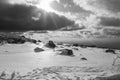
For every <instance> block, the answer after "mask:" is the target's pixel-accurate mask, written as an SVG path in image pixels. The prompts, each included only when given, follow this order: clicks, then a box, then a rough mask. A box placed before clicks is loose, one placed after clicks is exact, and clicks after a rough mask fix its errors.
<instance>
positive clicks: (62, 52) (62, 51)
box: [59, 49, 74, 56]
mask: <svg viewBox="0 0 120 80" xmlns="http://www.w3.org/2000/svg"><path fill="white" fill-rule="evenodd" d="M59 51H61V53H60V55H66V56H74V54H73V51H72V50H70V49H62V50H59Z"/></svg>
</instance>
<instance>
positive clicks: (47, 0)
mask: <svg viewBox="0 0 120 80" xmlns="http://www.w3.org/2000/svg"><path fill="white" fill-rule="evenodd" d="M52 1H53V0H41V1H40V3H39V4H38V5H37V7H38V8H41V9H43V10H45V11H47V12H54V10H53V9H52V8H51V6H50V4H51V3H52Z"/></svg>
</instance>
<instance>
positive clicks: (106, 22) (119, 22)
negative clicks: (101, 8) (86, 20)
mask: <svg viewBox="0 0 120 80" xmlns="http://www.w3.org/2000/svg"><path fill="white" fill-rule="evenodd" d="M99 24H101V25H103V26H112V27H113V26H114V27H120V19H116V18H108V17H101V21H100V23H99Z"/></svg>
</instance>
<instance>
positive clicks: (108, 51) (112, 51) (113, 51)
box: [105, 49, 116, 54]
mask: <svg viewBox="0 0 120 80" xmlns="http://www.w3.org/2000/svg"><path fill="white" fill-rule="evenodd" d="M105 52H106V53H113V54H116V53H115V50H112V49H107V50H106V51H105Z"/></svg>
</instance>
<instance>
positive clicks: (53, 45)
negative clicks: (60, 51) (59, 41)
mask: <svg viewBox="0 0 120 80" xmlns="http://www.w3.org/2000/svg"><path fill="white" fill-rule="evenodd" d="M45 46H46V47H48V48H55V47H56V45H55V43H54V42H53V41H49V42H48V43H47V44H46V45H45Z"/></svg>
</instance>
